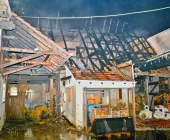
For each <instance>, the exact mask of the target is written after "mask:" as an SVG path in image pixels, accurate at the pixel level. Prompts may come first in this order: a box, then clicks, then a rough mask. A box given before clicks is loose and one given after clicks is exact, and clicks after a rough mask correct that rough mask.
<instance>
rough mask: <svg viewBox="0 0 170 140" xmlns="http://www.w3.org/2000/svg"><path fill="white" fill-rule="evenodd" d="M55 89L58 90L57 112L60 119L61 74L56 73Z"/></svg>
mask: <svg viewBox="0 0 170 140" xmlns="http://www.w3.org/2000/svg"><path fill="white" fill-rule="evenodd" d="M55 88H56V112H57V117H59V116H60V114H61V107H60V72H57V73H56V81H55Z"/></svg>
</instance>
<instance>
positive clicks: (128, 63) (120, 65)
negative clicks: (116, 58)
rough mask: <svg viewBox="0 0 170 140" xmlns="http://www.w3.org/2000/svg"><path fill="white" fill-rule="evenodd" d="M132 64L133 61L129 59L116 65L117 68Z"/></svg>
mask: <svg viewBox="0 0 170 140" xmlns="http://www.w3.org/2000/svg"><path fill="white" fill-rule="evenodd" d="M130 65H132V61H128V62H125V63H121V64H119V65H116V68H117V69H119V68H124V67H127V66H130Z"/></svg>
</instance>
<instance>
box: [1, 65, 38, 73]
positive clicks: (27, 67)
mask: <svg viewBox="0 0 170 140" xmlns="http://www.w3.org/2000/svg"><path fill="white" fill-rule="evenodd" d="M38 65H40V63H36V64H33V65H29V66H26V67H23V68H19V69H16V70H12V71H9V72H5V73H4V74H3V75H4V76H5V75H8V74H12V73H15V72H18V71H22V70H25V69H29V68H32V67H35V66H38Z"/></svg>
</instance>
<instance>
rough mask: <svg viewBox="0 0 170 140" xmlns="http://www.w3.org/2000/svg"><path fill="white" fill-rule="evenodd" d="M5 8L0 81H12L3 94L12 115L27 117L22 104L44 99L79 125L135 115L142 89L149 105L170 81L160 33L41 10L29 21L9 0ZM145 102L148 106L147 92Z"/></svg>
mask: <svg viewBox="0 0 170 140" xmlns="http://www.w3.org/2000/svg"><path fill="white" fill-rule="evenodd" d="M2 5H3V4H2ZM5 6H8V7H9V5H5ZM0 10H1V11H3V12H2V13H1V17H2V19H1V21H2V23H1V24H0V28H1V29H3V31H2V30H1V41H2V46H0V52H1V59H0V70H1V75H2V76H3V78H2V80H1V86H2V87H3V86H4V87H3V89H4V90H5V84H6V89H7V90H6V97H5V99H4V90H2V91H1V94H2V98H0V99H1V101H2V103H3V104H4V103H5V115H6V120H7V121H22V120H24V119H25V118H24V117H25V116H24V115H23V114H22V107H23V105H25V106H26V107H27V108H28V109H33V108H34V107H35V106H37V105H44V106H47V108H49V109H50V111H53V112H54V113H55V114H57V116H59V115H60V113H61V111H64V115H65V116H66V117H67V119H68V120H69V121H70V122H72V123H73V124H74V125H75V126H80V127H82V128H84V127H85V128H86V129H87V127H88V126H91V125H92V124H93V121H94V119H97V118H115V117H117V118H123V117H131V118H133V119H134V120H136V113H135V90H136V94H137V95H139V96H141V94H146V96H147V103H146V104H147V105H148V106H149V108H150V109H153V107H154V96H155V95H157V96H160V95H162V94H164V93H167V94H168V93H169V90H168V91H165V90H164V88H162V89H163V90H162V91H161V88H160V86H161V85H162V86H165V85H167V84H168V85H169V82H164V81H166V80H169V77H170V75H169V69H168V67H167V66H169V53H167V51H168V49H165V51H164V52H163V53H164V54H161V53H160V52H159V51H158V50H160V49H158V47H155V44H156V43H157V42H156V43H154V37H153V38H150V39H148V40H146V39H145V38H144V37H141V36H140V37H139V36H137V35H136V34H135V32H134V31H133V30H132V29H131V28H130V27H129V25H128V24H127V23H126V22H124V23H121V22H120V21H119V20H118V21H114V19H111V18H109V19H104V20H103V19H96V20H93V19H87V20H78V19H77V20H69V22H68V20H61V19H55V20H54V19H53V20H52V19H42V18H40V17H39V18H37V19H25V21H24V20H23V19H21V18H20V17H18V16H17V15H16V14H14V13H11V12H10V11H6V8H5V7H3V8H2V9H0ZM4 11H5V12H6V15H8V17H6V18H8V19H4V18H3V17H4V13H5V12H4ZM7 13H8V14H7ZM26 21H27V22H26ZM3 22H4V23H3ZM28 22H29V23H30V24H29V23H28ZM7 23H8V24H7ZM46 23H48V24H47V26H49V28H46V27H45V26H46ZM101 23H102V24H101ZM31 25H32V26H31ZM37 25H38V26H37ZM33 26H34V27H33ZM54 27H55V28H54ZM166 33H167V32H166ZM163 34H164V33H163ZM158 36H159V34H158ZM52 40H53V41H52ZM166 48H168V47H166ZM72 54H73V55H72ZM165 67H166V68H165ZM157 77H159V78H157ZM161 81H163V82H161ZM169 81H170V80H169ZM136 82H137V83H136ZM160 83H161V84H160ZM135 86H136V88H135ZM161 97H162V96H161ZM155 101H156V99H155ZM139 104H140V106H142V107H141V108H140V109H139V111H141V110H143V109H144V105H145V104H144V103H143V102H142V97H140V103H139ZM0 107H1V106H0ZM2 108H4V105H3V107H2ZM102 111H103V112H102ZM3 115H4V114H3ZM123 119H124V118H123ZM1 121H4V120H1ZM121 121H122V120H121ZM123 123H124V120H123V121H122V124H123ZM0 125H1V127H2V125H3V123H2V124H0Z"/></svg>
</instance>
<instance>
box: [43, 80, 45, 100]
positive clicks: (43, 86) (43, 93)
mask: <svg viewBox="0 0 170 140" xmlns="http://www.w3.org/2000/svg"><path fill="white" fill-rule="evenodd" d="M42 101H43V102H44V103H45V83H43V84H42Z"/></svg>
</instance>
